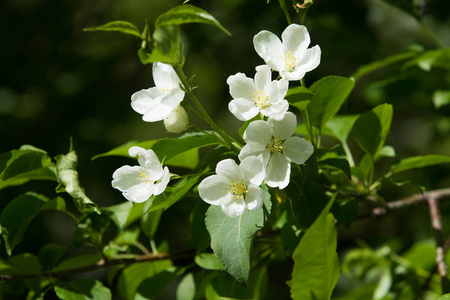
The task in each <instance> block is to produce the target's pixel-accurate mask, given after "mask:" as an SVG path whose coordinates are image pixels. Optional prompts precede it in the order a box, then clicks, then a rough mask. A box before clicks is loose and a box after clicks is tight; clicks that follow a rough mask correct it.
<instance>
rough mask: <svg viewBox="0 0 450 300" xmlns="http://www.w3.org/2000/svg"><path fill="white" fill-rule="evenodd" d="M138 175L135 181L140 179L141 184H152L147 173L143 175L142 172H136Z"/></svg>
mask: <svg viewBox="0 0 450 300" xmlns="http://www.w3.org/2000/svg"><path fill="white" fill-rule="evenodd" d="M138 173H139V176H138V178H137V179H140V180H141V181H142V182H145V183H146V184H147V183H152V181H151V180H150V179H149V177H148V174H147V173H144V172H141V171H138Z"/></svg>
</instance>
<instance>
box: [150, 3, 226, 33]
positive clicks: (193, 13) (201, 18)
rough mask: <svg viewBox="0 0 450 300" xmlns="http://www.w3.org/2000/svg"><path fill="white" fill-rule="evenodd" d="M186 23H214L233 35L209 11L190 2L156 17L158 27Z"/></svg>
mask: <svg viewBox="0 0 450 300" xmlns="http://www.w3.org/2000/svg"><path fill="white" fill-rule="evenodd" d="M186 23H205V24H209V25H214V26H216V27H218V28H219V29H220V30H222V31H223V32H225V33H226V34H228V35H229V36H231V33H230V32H229V31H228V30H226V29H225V28H224V27H223V26H222V25H221V24H220V23H219V22H218V21H217V20H216V19H215V18H214V17H213V16H211V15H210V14H209V13H208V12H207V11H205V10H203V9H201V8H198V7H196V6H193V5H189V4H185V5H180V6H177V7H174V8H172V9H171V10H169V11H168V12H166V13H164V14H162V15H160V16H159V17H158V19H156V22H155V27H156V28H158V27H161V26H168V25H181V24H186Z"/></svg>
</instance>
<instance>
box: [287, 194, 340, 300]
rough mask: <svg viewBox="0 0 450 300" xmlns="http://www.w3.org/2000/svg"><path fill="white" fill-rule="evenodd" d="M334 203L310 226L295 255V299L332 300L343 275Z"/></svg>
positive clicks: (292, 286) (293, 291)
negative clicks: (338, 251)
mask: <svg viewBox="0 0 450 300" xmlns="http://www.w3.org/2000/svg"><path fill="white" fill-rule="evenodd" d="M331 204H332V203H331V202H330V203H329V204H328V205H327V206H326V208H325V209H324V210H323V211H322V213H321V214H320V216H319V217H318V218H317V219H316V221H315V222H314V223H313V224H312V225H311V227H309V229H308V230H307V231H306V233H305V235H304V236H303V238H302V239H301V240H300V243H299V244H298V246H297V248H296V249H295V251H294V253H293V255H292V258H293V260H294V270H293V271H292V280H291V281H289V282H288V285H289V286H290V287H291V297H292V299H324V300H325V299H330V298H331V293H332V292H333V289H334V286H335V285H336V282H337V280H338V278H339V276H340V273H341V270H340V263H339V258H338V255H337V253H336V246H337V232H336V227H335V223H334V216H333V215H332V214H330V213H329V209H330V206H331Z"/></svg>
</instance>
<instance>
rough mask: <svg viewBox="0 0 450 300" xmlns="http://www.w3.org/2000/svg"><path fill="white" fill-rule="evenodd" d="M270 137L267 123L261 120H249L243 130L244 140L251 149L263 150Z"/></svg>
mask: <svg viewBox="0 0 450 300" xmlns="http://www.w3.org/2000/svg"><path fill="white" fill-rule="evenodd" d="M271 137H272V133H271V131H270V126H269V124H267V122H266V121H262V120H257V121H253V122H251V123H250V124H249V125H248V127H247V129H246V130H245V132H244V140H245V141H246V142H247V143H248V144H249V145H250V147H251V148H252V150H253V151H263V150H264V149H265V148H266V146H267V143H268V142H269V140H270V138H271Z"/></svg>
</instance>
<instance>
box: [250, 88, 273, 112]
mask: <svg viewBox="0 0 450 300" xmlns="http://www.w3.org/2000/svg"><path fill="white" fill-rule="evenodd" d="M252 100H253V104H254V105H255V106H256V107H258V108H259V109H264V108H267V107H269V106H271V105H272V104H270V102H269V100H270V97H269V96H268V95H267V93H266V92H265V91H262V92H260V91H256V92H255V93H254V94H253V99H252Z"/></svg>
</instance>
